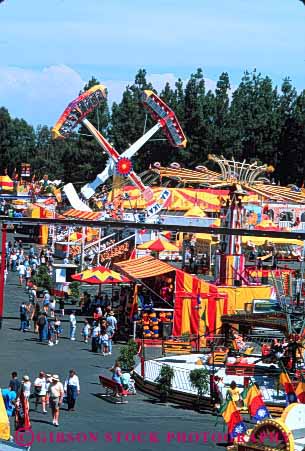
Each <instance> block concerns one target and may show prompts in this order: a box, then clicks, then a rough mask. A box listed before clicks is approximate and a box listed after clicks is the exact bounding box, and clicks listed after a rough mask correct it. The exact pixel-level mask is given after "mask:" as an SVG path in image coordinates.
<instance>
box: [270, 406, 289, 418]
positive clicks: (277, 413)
mask: <svg viewBox="0 0 305 451" xmlns="http://www.w3.org/2000/svg"><path fill="white" fill-rule="evenodd" d="M267 409H268V410H269V412H270V414H271V415H272V417H273V418H279V417H281V416H282V413H283V411H284V409H285V407H284V406H275V405H271V406H270V405H267Z"/></svg>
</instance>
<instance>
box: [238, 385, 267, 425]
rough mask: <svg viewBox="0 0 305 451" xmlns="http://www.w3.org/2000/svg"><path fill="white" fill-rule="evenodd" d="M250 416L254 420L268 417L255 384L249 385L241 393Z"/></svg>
mask: <svg viewBox="0 0 305 451" xmlns="http://www.w3.org/2000/svg"><path fill="white" fill-rule="evenodd" d="M241 396H242V398H243V400H244V402H245V404H246V406H247V407H248V410H249V414H250V416H251V417H252V418H253V419H255V420H256V421H261V420H264V419H265V418H269V417H270V413H269V411H268V409H267V407H266V406H265V403H264V401H263V398H262V395H261V392H260V390H259V389H258V388H257V386H256V385H255V384H251V385H249V387H247V388H246V389H245V390H244V391H243V392H242V394H241Z"/></svg>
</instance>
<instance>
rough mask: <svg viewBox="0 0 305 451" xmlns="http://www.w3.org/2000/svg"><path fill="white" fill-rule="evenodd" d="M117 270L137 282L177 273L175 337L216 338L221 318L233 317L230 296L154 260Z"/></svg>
mask: <svg viewBox="0 0 305 451" xmlns="http://www.w3.org/2000/svg"><path fill="white" fill-rule="evenodd" d="M114 266H115V267H116V268H117V269H119V270H120V271H121V272H122V273H124V274H126V276H128V277H129V278H131V279H134V280H137V281H141V279H145V278H148V277H156V276H161V275H164V274H168V273H170V272H175V305H174V328H173V335H174V336H181V335H182V334H185V333H189V334H195V335H200V336H202V335H204V334H205V333H209V334H213V333H214V332H215V330H216V329H219V328H220V326H221V315H223V314H225V313H229V312H228V309H227V295H226V294H222V293H220V292H219V291H218V289H217V287H216V286H215V285H212V284H210V283H207V282H205V281H204V280H201V279H198V278H197V277H194V276H192V275H190V274H187V273H185V272H184V271H181V270H179V269H177V268H175V267H174V266H171V265H169V264H168V263H164V262H162V261H160V260H157V259H155V258H153V257H151V256H146V257H142V258H138V259H136V260H128V261H123V262H119V263H116V264H115V265H114ZM198 307H199V308H198Z"/></svg>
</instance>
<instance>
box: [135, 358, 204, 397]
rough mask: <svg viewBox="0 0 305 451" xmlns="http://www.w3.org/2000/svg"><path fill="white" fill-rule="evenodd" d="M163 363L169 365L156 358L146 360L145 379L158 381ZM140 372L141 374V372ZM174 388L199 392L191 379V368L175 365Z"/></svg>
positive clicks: (188, 391) (194, 392) (193, 392)
mask: <svg viewBox="0 0 305 451" xmlns="http://www.w3.org/2000/svg"><path fill="white" fill-rule="evenodd" d="M163 365H168V363H167V362H166V361H165V362H157V361H156V360H147V361H146V362H145V370H144V371H145V373H144V380H146V381H150V382H156V379H157V378H158V376H159V374H160V371H161V368H162V366H163ZM137 370H138V367H136V369H135V371H136V372H137ZM139 374H140V375H141V373H139ZM172 389H173V390H177V391H181V392H186V393H192V394H194V395H196V394H197V390H196V389H195V388H194V387H192V384H191V381H190V370H187V369H184V368H177V367H176V366H175V372H174V377H173V380H172Z"/></svg>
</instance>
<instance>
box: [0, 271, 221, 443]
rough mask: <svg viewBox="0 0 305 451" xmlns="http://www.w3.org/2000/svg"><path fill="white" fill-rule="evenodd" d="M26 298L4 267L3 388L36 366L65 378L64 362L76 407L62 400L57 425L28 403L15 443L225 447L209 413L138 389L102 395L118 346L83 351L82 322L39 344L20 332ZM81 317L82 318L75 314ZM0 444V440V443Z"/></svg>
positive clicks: (0, 344) (87, 346) (32, 375)
mask: <svg viewBox="0 0 305 451" xmlns="http://www.w3.org/2000/svg"><path fill="white" fill-rule="evenodd" d="M22 300H27V294H26V292H25V290H24V288H21V287H19V286H18V280H17V274H16V273H11V272H9V275H8V279H7V284H6V287H5V319H4V321H3V326H2V329H1V330H0V362H1V371H0V386H1V387H2V388H5V387H6V386H7V384H8V382H9V380H10V374H11V372H12V371H17V372H18V375H19V376H20V378H22V376H23V375H24V374H28V375H29V376H30V379H31V381H32V383H33V381H34V379H35V378H36V377H37V375H38V373H39V371H40V370H44V371H45V372H47V373H52V374H59V375H60V378H61V381H64V379H65V377H66V376H67V374H68V371H69V369H70V368H75V369H76V371H77V374H78V376H79V379H80V385H81V394H80V396H79V398H78V401H77V405H76V411H75V412H68V411H67V407H66V405H63V407H62V409H61V412H60V419H59V423H60V426H59V427H58V428H55V427H54V426H53V425H52V418H51V414H50V412H48V413H47V414H46V415H43V413H42V412H41V411H40V410H38V411H34V410H33V409H34V405H33V401H32V402H31V411H30V418H31V423H32V432H28V433H25V434H19V442H22V441H23V442H30V441H33V444H32V448H31V450H32V451H43V450H44V451H55V450H56V451H61V450H62V451H66V450H69V451H80V450H87V451H100V450H104V449H105V450H106V449H107V450H110V451H125V450H126V451H130V450H132V451H151V450H152V451H156V450H160V451H161V450H166V451H167V450H168V451H170V450H174V449H175V450H181V451H182V450H183V451H184V450H185V449H189V450H197V449H198V450H199V449H204V450H208V451H210V450H211V451H212V450H224V449H225V445H224V437H225V429H224V425H223V421H222V419H219V421H218V424H217V425H215V423H216V418H215V417H214V416H212V415H210V414H204V413H197V412H195V411H193V410H187V409H185V408H183V407H181V406H178V405H174V404H168V405H163V404H160V403H158V402H157V401H156V400H155V399H153V398H151V397H150V396H148V395H145V394H142V393H139V392H138V393H137V394H136V395H135V396H129V397H128V403H127V404H114V403H112V402H110V401H109V400H107V399H106V398H101V397H100V394H101V393H102V392H103V389H102V387H101V386H100V384H99V375H100V374H104V375H106V376H108V377H111V373H110V371H109V368H110V367H111V366H112V365H113V363H114V361H115V357H116V356H117V355H118V353H119V348H120V346H121V345H119V344H117V345H114V352H113V355H112V356H105V357H103V356H101V355H97V354H93V353H91V352H90V344H85V343H83V342H82V340H81V328H82V325H81V323H78V325H77V340H76V341H74V342H73V341H70V340H69V338H68V326H69V324H68V323H67V322H65V323H63V329H64V332H63V336H62V338H61V339H60V342H59V344H58V345H56V346H53V347H50V346H48V345H45V344H40V343H39V342H38V341H37V335H36V334H34V333H33V331H28V332H26V333H22V332H20V331H19V319H18V317H19V306H20V304H21V302H22ZM78 320H79V321H81V320H82V318H81V317H78ZM0 449H1V445H0Z"/></svg>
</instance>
